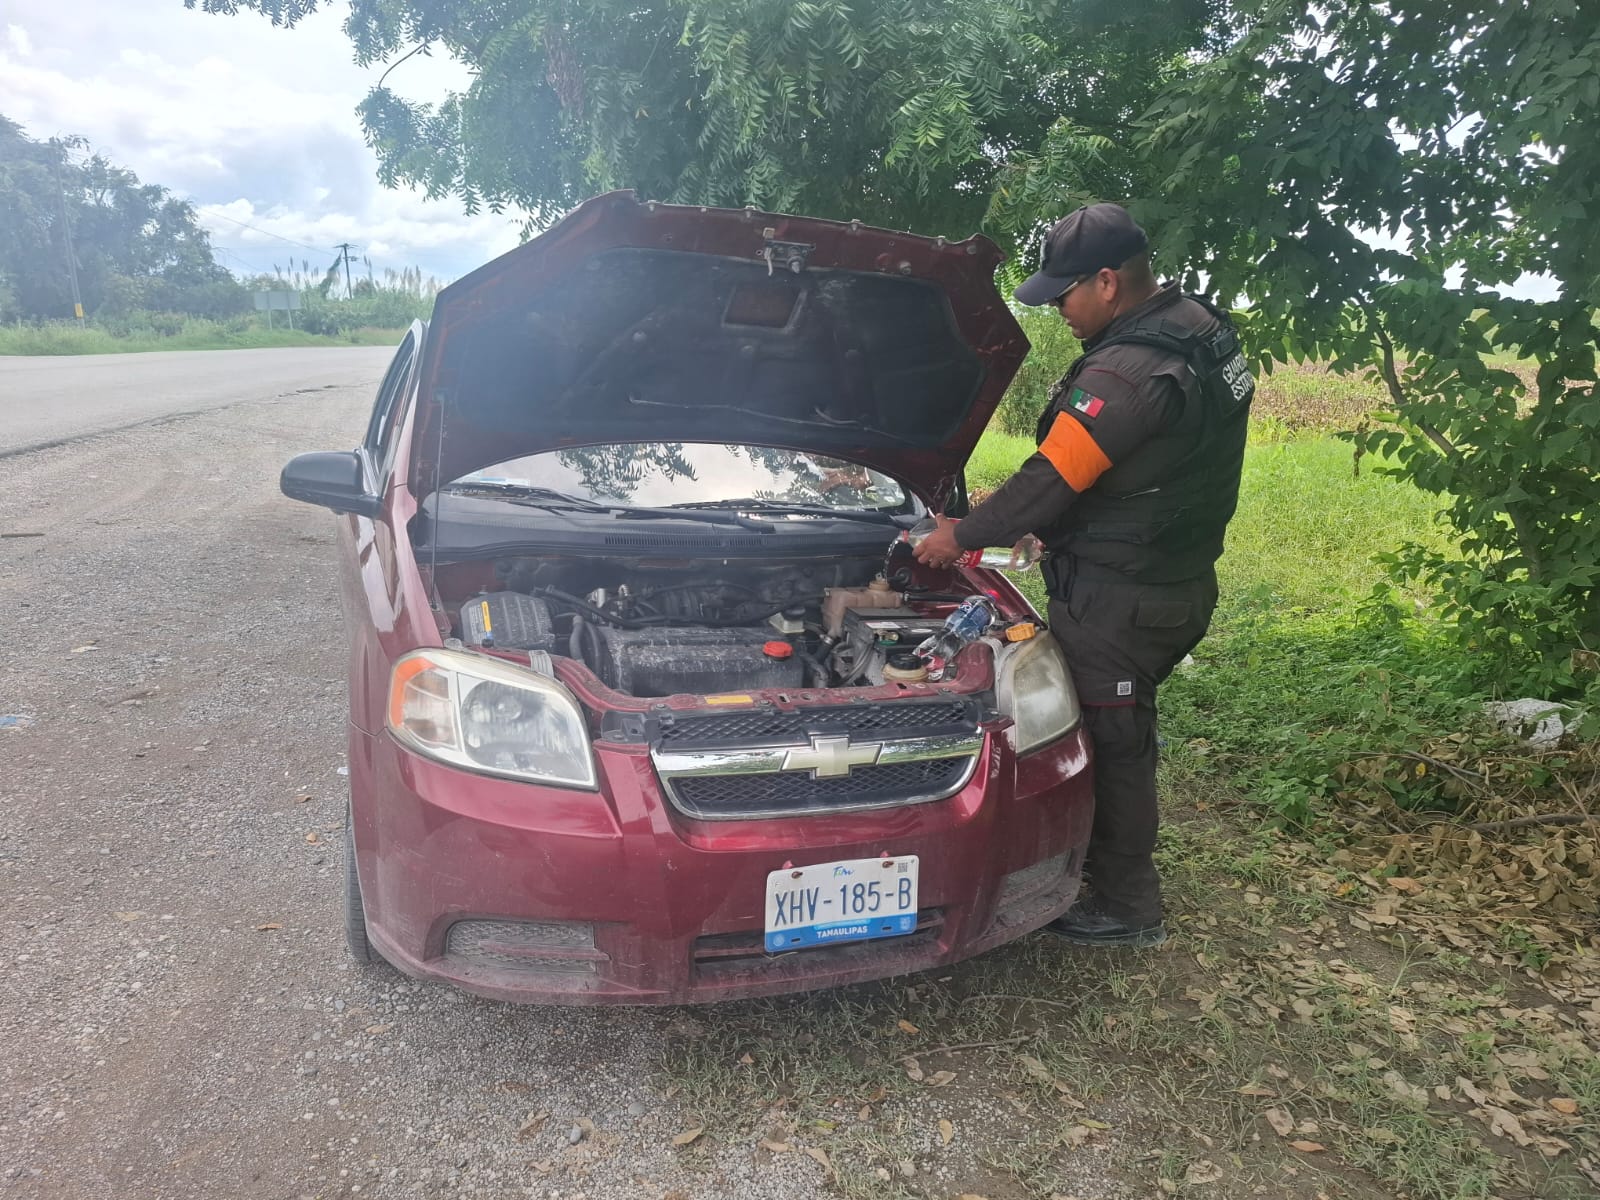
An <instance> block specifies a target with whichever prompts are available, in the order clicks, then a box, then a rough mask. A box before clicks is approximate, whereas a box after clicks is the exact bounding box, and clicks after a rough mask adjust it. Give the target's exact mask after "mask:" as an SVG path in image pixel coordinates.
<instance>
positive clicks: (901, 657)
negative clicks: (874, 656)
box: [889, 650, 922, 671]
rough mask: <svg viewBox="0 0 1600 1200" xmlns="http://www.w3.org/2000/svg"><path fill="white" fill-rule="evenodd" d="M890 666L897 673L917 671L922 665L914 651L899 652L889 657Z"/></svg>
mask: <svg viewBox="0 0 1600 1200" xmlns="http://www.w3.org/2000/svg"><path fill="white" fill-rule="evenodd" d="M889 665H890V666H891V667H893V668H894V669H895V670H897V671H915V670H916V669H917V668H918V667H920V666H921V665H922V660H921V659H920V658H918V657H917V655H916V651H914V650H899V651H896V652H895V653H893V654H891V655H889Z"/></svg>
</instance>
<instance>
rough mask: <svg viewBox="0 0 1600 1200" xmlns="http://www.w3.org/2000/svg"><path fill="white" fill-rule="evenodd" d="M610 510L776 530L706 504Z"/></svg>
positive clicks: (648, 518) (766, 523) (639, 517)
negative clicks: (717, 510) (712, 508)
mask: <svg viewBox="0 0 1600 1200" xmlns="http://www.w3.org/2000/svg"><path fill="white" fill-rule="evenodd" d="M611 511H612V513H613V514H614V515H616V516H619V517H625V518H628V519H630V520H635V519H636V520H641V521H651V520H655V521H660V520H667V521H704V522H705V523H706V524H707V525H737V526H738V527H739V528H740V529H753V530H755V531H756V532H757V533H773V532H775V531H776V527H775V526H774V525H773V524H772V523H771V522H770V521H757V520H755V519H754V518H753V517H747V516H744V515H743V514H742V513H736V512H714V511H711V510H710V508H709V507H708V506H704V505H698V504H695V505H690V506H689V507H687V508H678V507H677V506H676V505H670V504H669V505H667V506H666V507H664V508H615V507H614V508H612V510H611Z"/></svg>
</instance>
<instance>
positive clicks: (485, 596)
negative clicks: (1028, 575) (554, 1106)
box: [282, 193, 1093, 1004]
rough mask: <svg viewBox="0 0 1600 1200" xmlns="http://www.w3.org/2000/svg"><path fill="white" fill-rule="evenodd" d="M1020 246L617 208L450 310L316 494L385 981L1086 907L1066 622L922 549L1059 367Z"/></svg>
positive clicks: (816, 965) (592, 994) (408, 346)
mask: <svg viewBox="0 0 1600 1200" xmlns="http://www.w3.org/2000/svg"><path fill="white" fill-rule="evenodd" d="M999 260H1000V256H999V252H998V251H997V249H996V248H995V246H994V245H993V244H992V243H990V242H988V241H987V240H984V239H982V238H971V239H968V240H967V241H964V242H953V243H952V242H947V241H945V240H944V239H942V238H937V239H934V238H922V237H913V236H910V235H907V234H900V233H890V232H886V231H883V230H878V229H870V228H865V227H863V226H861V225H860V224H858V223H854V222H852V223H850V224H842V223H838V222H832V221H820V220H810V219H806V218H800V217H784V216H775V215H772V214H768V213H761V212H756V211H754V210H750V209H746V210H743V211H738V210H727V209H708V208H695V207H681V206H673V205H664V204H657V203H648V202H639V201H637V200H635V199H634V197H633V195H632V194H631V193H615V194H611V195H606V196H601V197H598V198H596V199H594V200H591V201H589V202H587V203H585V204H583V205H581V206H580V207H578V208H577V209H575V210H574V211H573V212H572V213H571V214H569V215H568V216H567V217H566V218H565V219H564V220H562V221H561V223H560V224H558V225H556V226H555V227H554V228H553V229H551V230H550V231H549V232H547V233H545V234H544V235H543V236H541V237H538V238H536V239H534V240H533V241H531V242H529V243H528V244H526V245H524V246H522V247H520V248H519V249H517V250H514V251H512V252H511V253H509V254H506V255H504V256H503V257H501V258H498V259H496V260H495V261H493V262H491V263H489V264H488V265H487V266H485V267H483V268H481V269H480V270H478V271H475V272H473V273H472V274H471V275H469V276H467V277H466V278H465V279H462V280H461V281H460V282H458V283H455V284H453V285H451V286H450V287H448V288H446V289H445V290H444V291H443V292H441V293H440V294H439V298H438V303H437V305H436V306H435V308H434V312H433V318H432V320H431V321H430V322H429V323H427V324H426V325H424V324H421V323H419V324H417V325H416V326H414V327H413V328H412V330H411V332H410V334H409V335H408V336H407V337H406V339H405V341H404V343H403V344H402V345H401V347H400V350H399V353H398V354H397V355H396V356H395V359H394V363H393V365H392V366H391V367H390V368H389V371H388V374H387V376H386V377H385V379H384V381H383V385H382V387H381V389H380V391H379V393H378V399H377V403H376V405H375V406H374V408H373V411H372V417H371V421H370V423H369V425H368V427H367V433H366V436H365V438H364V439H363V440H362V444H361V446H360V447H359V448H357V449H356V450H354V451H351V452H346V453H317V454H305V455H301V456H299V457H298V458H296V459H294V460H293V461H292V462H290V463H289V464H288V465H287V466H286V467H285V468H284V472H283V479H282V487H283V490H284V492H285V493H286V494H288V495H289V496H292V497H294V498H295V499H299V500H305V501H308V502H310V503H313V504H320V505H324V506H326V507H328V508H331V509H333V510H334V511H335V512H337V513H340V514H342V515H341V519H340V522H339V539H338V540H339V556H340V560H341V572H342V576H343V595H344V601H345V614H346V623H347V628H348V631H349V638H350V666H349V676H350V729H349V737H350V836H349V837H348V838H347V839H346V842H345V844H346V847H347V848H348V849H347V855H346V867H347V870H346V877H345V878H346V885H345V911H346V928H347V933H348V938H349V942H350V947H351V949H352V950H353V951H354V952H355V954H356V956H357V957H358V958H369V957H371V956H373V955H374V954H376V955H381V956H382V957H383V958H385V959H387V960H388V961H389V962H391V963H393V964H394V965H395V966H396V967H398V968H399V969H400V970H402V971H404V972H406V973H408V974H411V975H415V976H420V977H426V978H435V979H442V980H446V981H448V982H450V983H453V984H455V985H456V986H458V987H461V988H464V989H466V990H468V991H472V992H477V993H480V994H482V995H486V996H492V997H497V998H501V999H506V1000H518V1001H533V1002H545V1003H574V1004H596V1003H623V1004H659V1003H679V1002H686V1001H702V1000H720V999H727V998H733V997H740V996H755V995H766V994H772V993H777V992H790V991H800V990H804V989H810V988H818V987H826V986H832V985H835V984H841V983H849V982H854V981H858V980H867V979H876V978H881V977H883V976H887V975H895V974H900V973H903V972H907V971H917V970H923V969H925V968H928V967H935V966H941V965H944V964H947V963H951V962H954V961H956V960H958V959H962V958H966V957H968V956H970V955H973V954H977V953H980V952H981V951H984V950H987V949H990V948H991V947H994V946H998V945H1000V944H1001V943H1003V942H1007V941H1010V940H1011V939H1013V938H1016V937H1019V936H1021V935H1022V934H1025V933H1027V932H1029V931H1030V930H1033V929H1036V928H1038V927H1039V926H1040V925H1042V924H1044V923H1045V922H1046V921H1049V920H1050V919H1051V918H1053V917H1055V916H1057V915H1058V914H1060V913H1061V912H1062V911H1064V910H1065V909H1066V908H1067V907H1068V905H1070V904H1071V902H1072V900H1073V899H1074V897H1075V895H1076V893H1077V890H1078V884H1079V877H1080V870H1079V866H1080V863H1081V861H1082V851H1083V848H1084V846H1085V844H1086V842H1087V840H1088V834H1089V826H1090V821H1091V815H1092V810H1093V800H1092V789H1091V782H1090V762H1089V750H1088V743H1087V740H1086V737H1085V735H1084V733H1083V731H1082V729H1081V727H1080V722H1079V719H1078V711H1077V706H1076V702H1075V700H1074V698H1073V693H1072V687H1071V683H1070V680H1069V679H1068V677H1067V672H1066V667H1065V664H1064V663H1063V661H1062V658H1061V655H1060V652H1059V651H1058V650H1057V648H1056V646H1055V643H1054V641H1053V639H1051V638H1050V637H1048V636H1034V637H1031V638H1029V637H1027V636H1025V635H1026V633H1027V630H1026V629H1025V628H1020V627H1019V628H1017V629H1014V630H1010V631H1009V632H1005V631H1003V627H1004V625H1005V624H1006V623H1007V622H1011V621H1020V620H1022V619H1025V618H1031V617H1032V615H1033V614H1032V612H1031V610H1030V608H1029V606H1028V604H1027V603H1026V601H1025V600H1023V598H1022V597H1021V596H1020V595H1019V594H1018V593H1017V592H1016V590H1015V589H1014V588H1013V587H1012V586H1011V584H1010V583H1009V582H1008V581H1007V580H1006V579H1005V578H1004V577H1003V576H1001V575H998V574H995V573H993V572H989V571H986V570H982V569H978V568H972V569H951V570H932V569H928V568H924V567H921V566H919V565H918V564H917V563H916V562H915V560H914V559H913V558H912V556H911V554H910V553H909V551H908V549H907V548H906V547H905V546H904V545H903V544H901V545H898V546H897V545H896V542H895V539H896V538H897V537H898V536H899V535H900V533H901V532H902V531H903V530H905V529H907V528H909V527H910V526H911V525H913V524H914V523H915V522H916V521H917V520H918V519H920V518H921V517H923V516H925V515H926V514H927V513H928V512H930V511H941V510H942V511H949V512H957V511H960V506H961V505H962V504H963V503H964V502H965V497H964V494H963V483H962V467H963V464H964V463H965V462H966V459H967V456H968V455H969V454H970V453H971V451H972V448H973V446H974V444H975V443H976V442H977V440H978V436H979V434H980V433H981V432H982V430H983V427H984V424H985V422H986V421H987V420H988V419H989V416H990V414H991V413H992V412H993V411H994V408H995V405H996V404H997V403H998V401H999V400H1000V397H1001V394H1002V393H1003V392H1004V391H1005V388H1006V385H1007V383H1008V382H1009V381H1010V379H1011V377H1012V374H1013V373H1014V371H1015V370H1016V367H1017V365H1018V364H1019V362H1020V361H1021V359H1022V357H1023V355H1024V354H1025V353H1026V351H1027V348H1028V344H1027V340H1026V338H1024V336H1023V334H1022V331H1021V329H1020V328H1019V327H1018V325H1017V323H1016V321H1015V320H1014V319H1013V318H1012V315H1011V313H1010V312H1009V310H1008V309H1007V307H1006V304H1005V302H1004V300H1003V299H1002V297H1001V295H1000V293H999V291H998V290H997V289H996V287H995V284H994V270H995V267H996V266H997V265H998V263H999ZM879 577H882V578H879ZM875 580H876V583H875ZM976 594H982V595H987V596H988V597H990V598H991V599H992V600H993V601H994V604H995V606H996V607H997V609H998V610H999V614H1000V618H1001V620H1000V622H999V623H997V624H996V625H995V626H994V630H993V632H992V633H991V635H990V636H988V637H986V638H984V639H983V640H981V641H978V642H974V643H972V644H970V645H968V646H967V647H966V648H965V649H964V650H962V651H961V652H960V653H959V654H957V655H956V656H955V657H954V660H953V662H952V663H951V664H950V666H949V668H948V670H947V672H946V673H945V675H944V676H943V677H942V678H940V679H938V680H933V679H930V678H927V677H926V674H925V672H924V669H923V666H922V662H921V660H919V659H918V658H917V656H916V655H915V654H913V653H911V651H912V650H913V648H914V647H915V646H916V645H918V644H919V643H920V642H921V641H923V640H924V639H925V638H926V637H927V636H928V635H929V634H930V633H932V632H935V631H937V630H938V629H939V627H940V626H941V625H942V623H943V621H944V618H945V617H946V616H947V615H948V614H949V613H950V612H951V611H953V610H954V608H955V607H956V605H957V604H958V603H959V602H960V601H961V600H963V599H964V598H966V597H968V596H971V595H976ZM1009 637H1017V638H1018V639H1020V640H1014V641H1013V640H1008V638H1009Z"/></svg>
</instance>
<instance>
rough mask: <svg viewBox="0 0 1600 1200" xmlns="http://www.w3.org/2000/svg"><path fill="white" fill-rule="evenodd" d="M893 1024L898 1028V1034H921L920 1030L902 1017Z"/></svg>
mask: <svg viewBox="0 0 1600 1200" xmlns="http://www.w3.org/2000/svg"><path fill="white" fill-rule="evenodd" d="M895 1024H896V1025H897V1026H899V1027H900V1032H901V1033H921V1032H922V1030H920V1029H918V1028H917V1027H916V1026H915V1025H913V1024H912V1023H911V1022H910V1021H908V1020H906V1019H905V1018H904V1017H901V1018H900V1019H899V1020H898V1021H896V1022H895Z"/></svg>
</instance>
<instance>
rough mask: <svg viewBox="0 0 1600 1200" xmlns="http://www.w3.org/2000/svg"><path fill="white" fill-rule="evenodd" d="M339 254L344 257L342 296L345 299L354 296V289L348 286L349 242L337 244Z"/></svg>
mask: <svg viewBox="0 0 1600 1200" xmlns="http://www.w3.org/2000/svg"><path fill="white" fill-rule="evenodd" d="M338 250H339V254H340V256H341V257H342V258H343V259H344V296H345V299H346V300H349V299H352V298H353V297H354V296H355V290H354V289H353V288H352V287H351V286H350V243H349V242H340V243H339V245H338Z"/></svg>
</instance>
